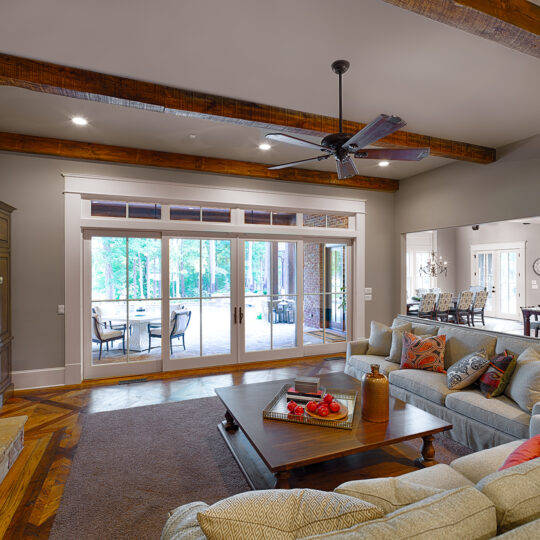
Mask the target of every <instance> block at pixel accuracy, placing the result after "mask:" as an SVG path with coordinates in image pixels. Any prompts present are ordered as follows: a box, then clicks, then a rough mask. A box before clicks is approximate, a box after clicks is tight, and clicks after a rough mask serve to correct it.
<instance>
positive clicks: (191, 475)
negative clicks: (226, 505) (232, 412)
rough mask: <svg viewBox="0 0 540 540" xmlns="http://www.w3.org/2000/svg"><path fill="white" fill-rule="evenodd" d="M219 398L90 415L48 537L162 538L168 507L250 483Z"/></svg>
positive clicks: (233, 490)
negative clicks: (222, 430)
mask: <svg viewBox="0 0 540 540" xmlns="http://www.w3.org/2000/svg"><path fill="white" fill-rule="evenodd" d="M223 413H224V409H223V406H222V405H220V402H219V401H218V399H217V398H203V399H196V400H189V401H181V402H178V403H167V404H163V405H151V406H148V407H136V408H132V409H123V410H119V411H111V412H102V413H96V414H89V415H85V417H84V419H83V429H82V435H81V440H80V442H79V445H78V447H77V451H76V454H75V459H74V460H73V465H72V468H71V472H70V475H69V478H68V481H67V484H66V487H65V490H64V495H63V497H62V502H61V503H60V508H59V509H58V513H57V516H56V519H55V521H54V525H53V527H52V530H51V534H50V537H49V538H50V540H73V539H74V538H78V539H81V540H83V539H84V540H93V539H96V540H97V539H99V540H108V539H111V540H112V539H114V540H117V539H124V538H125V539H128V538H129V539H133V540H135V539H136V540H144V539H152V540H155V539H158V538H159V537H160V534H161V529H162V528H163V526H164V525H165V521H166V520H167V513H168V512H169V511H170V510H172V509H174V508H176V507H177V506H179V505H181V504H185V503H188V502H192V501H199V500H200V501H204V502H207V503H209V504H211V503H213V502H216V501H218V500H219V499H222V498H224V497H228V496H230V495H233V494H235V493H240V492H242V491H247V490H249V486H248V484H247V482H246V480H245V478H244V476H243V474H242V472H241V471H240V469H239V468H238V466H237V464H236V462H235V460H234V459H233V458H232V455H231V453H230V451H229V449H228V448H227V446H226V445H225V442H224V441H223V439H222V437H221V435H220V434H219V432H218V430H217V427H216V426H217V424H218V422H219V421H221V420H223Z"/></svg>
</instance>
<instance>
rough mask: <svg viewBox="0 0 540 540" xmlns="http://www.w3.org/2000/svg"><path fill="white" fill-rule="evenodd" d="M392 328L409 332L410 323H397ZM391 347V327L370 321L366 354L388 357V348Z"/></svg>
mask: <svg viewBox="0 0 540 540" xmlns="http://www.w3.org/2000/svg"><path fill="white" fill-rule="evenodd" d="M393 328H401V329H403V330H407V331H408V332H410V330H411V323H410V322H399V324H397V323H396V326H394V327H393ZM391 346H392V327H390V326H386V324H383V323H380V322H377V321H371V330H370V332H369V346H368V350H367V354H376V355H380V356H384V357H386V356H388V355H389V354H390V347H391Z"/></svg>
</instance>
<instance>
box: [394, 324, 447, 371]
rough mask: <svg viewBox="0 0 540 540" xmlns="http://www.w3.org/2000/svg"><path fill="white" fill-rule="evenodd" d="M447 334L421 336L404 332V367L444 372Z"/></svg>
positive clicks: (402, 360)
mask: <svg viewBox="0 0 540 540" xmlns="http://www.w3.org/2000/svg"><path fill="white" fill-rule="evenodd" d="M445 344H446V336H445V335H444V334H443V335H442V336H432V337H428V338H421V337H420V336H415V335H414V334H410V333H409V332H403V352H402V353H401V368H402V369H425V370H427V371H436V372H438V373H444V347H445Z"/></svg>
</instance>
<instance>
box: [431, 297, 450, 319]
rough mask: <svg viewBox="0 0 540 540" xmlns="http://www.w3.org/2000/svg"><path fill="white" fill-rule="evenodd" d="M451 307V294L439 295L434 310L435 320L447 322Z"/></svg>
mask: <svg viewBox="0 0 540 540" xmlns="http://www.w3.org/2000/svg"><path fill="white" fill-rule="evenodd" d="M451 307H452V293H451V292H445V293H441V294H440V295H439V300H438V301H437V306H436V308H435V320H439V321H446V322H448V315H449V313H450V309H451Z"/></svg>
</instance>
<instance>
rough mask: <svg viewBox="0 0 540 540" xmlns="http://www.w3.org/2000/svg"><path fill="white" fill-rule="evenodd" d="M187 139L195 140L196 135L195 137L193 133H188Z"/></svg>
mask: <svg viewBox="0 0 540 540" xmlns="http://www.w3.org/2000/svg"><path fill="white" fill-rule="evenodd" d="M188 137H189V138H190V139H196V138H197V135H195V133H190V134H189V135H188Z"/></svg>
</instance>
